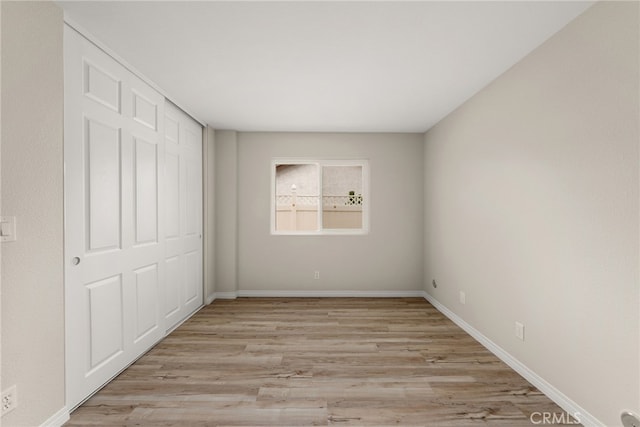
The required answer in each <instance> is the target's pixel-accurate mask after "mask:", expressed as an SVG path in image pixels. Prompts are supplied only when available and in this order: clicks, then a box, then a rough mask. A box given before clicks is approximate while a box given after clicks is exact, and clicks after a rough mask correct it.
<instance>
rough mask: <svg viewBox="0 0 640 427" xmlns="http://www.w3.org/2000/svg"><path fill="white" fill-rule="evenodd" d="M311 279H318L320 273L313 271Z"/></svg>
mask: <svg viewBox="0 0 640 427" xmlns="http://www.w3.org/2000/svg"><path fill="white" fill-rule="evenodd" d="M313 278H314V279H315V280H318V279H320V272H319V271H314V272H313Z"/></svg>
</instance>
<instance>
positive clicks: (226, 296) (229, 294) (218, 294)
mask: <svg viewBox="0 0 640 427" xmlns="http://www.w3.org/2000/svg"><path fill="white" fill-rule="evenodd" d="M236 298H238V293H237V292H216V293H215V294H213V299H212V300H211V301H213V300H216V299H236Z"/></svg>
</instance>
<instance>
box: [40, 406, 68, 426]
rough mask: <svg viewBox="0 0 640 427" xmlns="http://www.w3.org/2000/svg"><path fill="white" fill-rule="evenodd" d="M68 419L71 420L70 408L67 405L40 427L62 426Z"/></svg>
mask: <svg viewBox="0 0 640 427" xmlns="http://www.w3.org/2000/svg"><path fill="white" fill-rule="evenodd" d="M67 421H69V410H68V409H67V407H66V406H63V407H62V408H61V409H60V410H59V411H58V412H56V413H55V414H53V415H52V416H50V417H49V419H48V420H46V421H45V422H43V423H42V424H41V425H40V427H61V426H62V425H63V424H64V423H66V422H67Z"/></svg>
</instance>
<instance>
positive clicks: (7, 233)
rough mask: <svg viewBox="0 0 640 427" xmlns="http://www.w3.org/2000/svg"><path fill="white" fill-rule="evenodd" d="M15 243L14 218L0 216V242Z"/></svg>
mask: <svg viewBox="0 0 640 427" xmlns="http://www.w3.org/2000/svg"><path fill="white" fill-rule="evenodd" d="M15 241H16V217H15V216H0V242H15Z"/></svg>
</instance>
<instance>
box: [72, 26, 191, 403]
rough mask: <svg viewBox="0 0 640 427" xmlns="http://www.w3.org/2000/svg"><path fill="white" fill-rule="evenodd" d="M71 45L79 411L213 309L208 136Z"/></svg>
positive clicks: (81, 46)
mask: <svg viewBox="0 0 640 427" xmlns="http://www.w3.org/2000/svg"><path fill="white" fill-rule="evenodd" d="M64 37H65V47H64V49H65V142H64V145H65V147H64V156H65V159H64V160H65V312H66V390H67V402H66V404H67V407H68V408H70V409H72V408H74V407H75V406H77V405H78V404H79V403H81V402H82V401H83V400H84V399H86V398H87V397H88V396H90V395H91V394H92V393H93V392H95V391H96V390H98V389H99V388H100V387H101V386H102V385H104V384H105V383H106V382H108V381H109V380H110V379H111V378H112V377H114V376H115V375H117V374H118V373H119V372H120V371H121V370H122V369H124V368H126V367H127V366H128V365H129V364H130V363H131V362H133V361H134V360H135V359H136V358H137V357H139V356H140V355H141V354H143V353H144V352H145V351H147V350H148V349H149V348H150V347H151V346H153V345H154V344H155V343H156V342H157V341H158V340H160V339H161V338H162V337H164V336H165V334H166V332H167V330H168V329H170V328H171V327H172V326H174V325H176V324H177V323H178V322H179V321H180V320H183V319H184V318H186V317H187V316H188V315H189V314H191V313H193V312H194V311H195V310H197V309H198V308H199V307H200V306H201V305H202V238H201V237H202V236H201V233H202V226H201V224H202V217H201V212H202V180H201V177H202V168H201V159H202V145H201V143H202V128H201V127H200V125H198V124H197V123H196V122H194V121H193V120H192V119H191V118H189V117H188V116H186V115H185V114H184V113H182V112H181V111H179V110H177V108H175V107H174V106H173V105H171V104H169V103H167V102H166V101H165V99H164V97H163V96H162V95H161V94H159V93H158V92H157V91H156V90H154V89H153V88H151V87H150V86H149V85H147V84H146V83H145V82H144V81H142V80H141V79H139V78H138V77H136V76H135V75H134V74H132V73H131V72H129V71H128V70H127V69H126V68H125V67H123V66H122V65H120V64H119V63H118V62H117V61H115V60H114V59H113V58H111V57H110V56H108V55H107V54H105V53H104V52H103V51H102V50H100V49H98V48H97V47H96V46H95V45H93V44H92V43H90V42H89V41H87V40H86V39H85V38H84V37H82V36H81V35H79V34H78V33H76V32H75V31H74V30H73V29H71V28H69V27H68V26H65V33H64ZM165 114H166V115H167V117H166V119H165ZM174 117H175V119H174ZM176 126H177V128H178V129H177V130H176ZM165 131H169V132H170V133H171V137H169V135H167V136H166V138H165ZM176 134H177V135H178V136H177V137H176V138H174V135H176ZM174 139H175V141H174Z"/></svg>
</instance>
